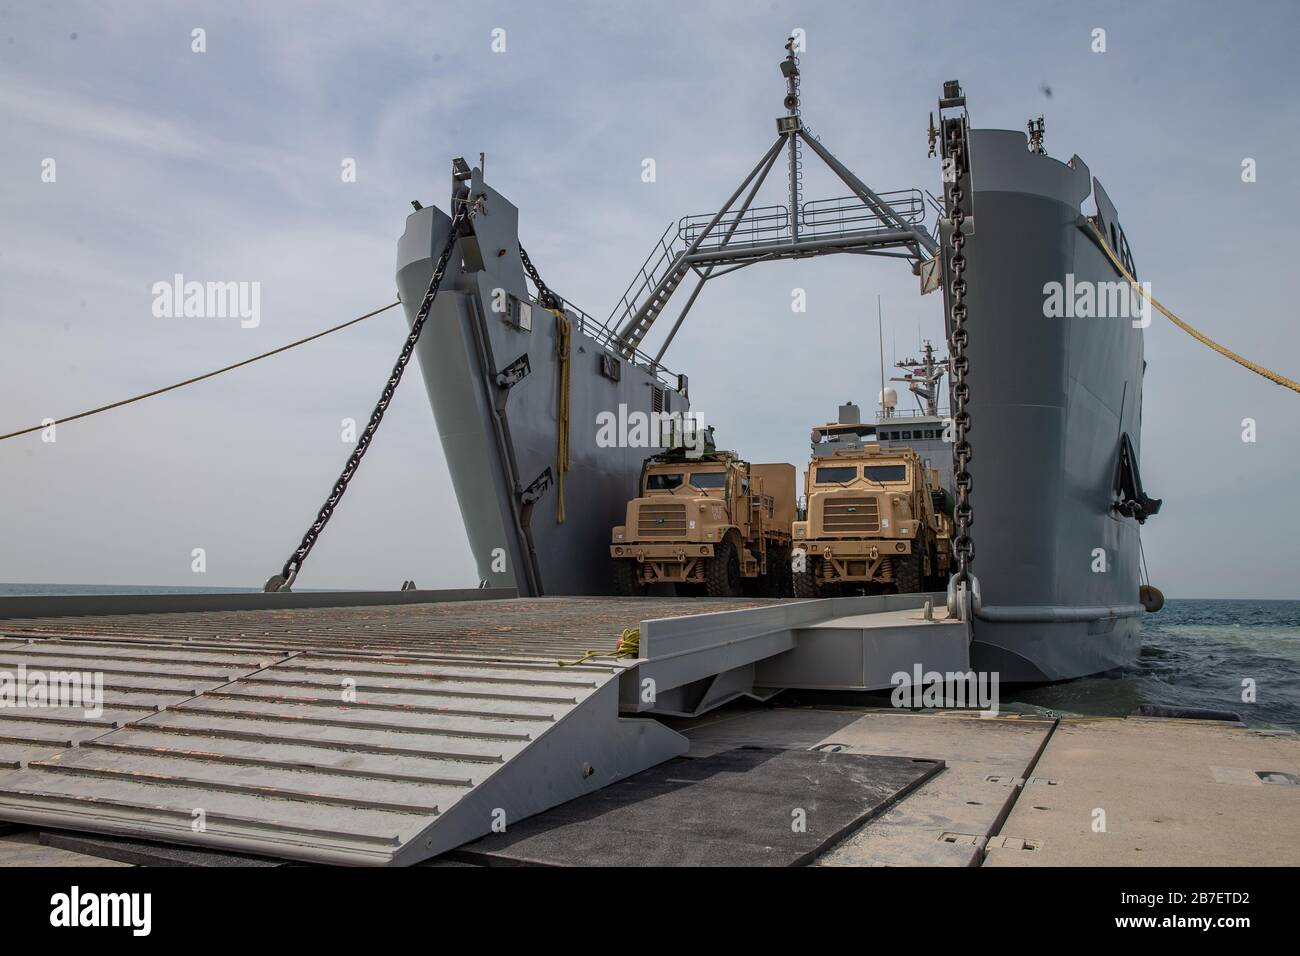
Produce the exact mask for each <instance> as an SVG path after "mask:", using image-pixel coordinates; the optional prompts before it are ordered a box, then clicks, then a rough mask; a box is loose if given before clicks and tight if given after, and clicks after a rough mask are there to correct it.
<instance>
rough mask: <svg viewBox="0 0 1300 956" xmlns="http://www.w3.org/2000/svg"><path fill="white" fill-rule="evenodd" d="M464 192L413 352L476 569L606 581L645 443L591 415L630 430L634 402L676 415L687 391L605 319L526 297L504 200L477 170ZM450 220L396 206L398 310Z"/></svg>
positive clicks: (501, 582) (540, 583)
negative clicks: (462, 223)
mask: <svg viewBox="0 0 1300 956" xmlns="http://www.w3.org/2000/svg"><path fill="white" fill-rule="evenodd" d="M467 195H468V198H467V201H470V202H471V204H472V208H473V210H474V213H473V217H472V219H471V220H470V225H469V226H468V227H467V231H466V232H465V234H464V235H462V237H461V238H460V240H459V241H458V242H457V244H456V247H455V249H454V250H453V254H452V259H451V262H452V265H451V267H449V268H448V270H447V272H446V274H445V276H444V278H443V283H442V287H441V288H442V291H441V292H440V293H439V294H438V297H437V299H436V300H435V301H434V304H433V308H432V310H431V312H430V314H429V319H428V323H427V326H426V328H425V329H424V331H423V333H422V335H421V338H420V341H419V344H418V346H417V349H416V354H417V356H418V357H419V362H420V371H421V374H422V376H423V378H424V384H425V388H426V390H427V392H428V395H429V402H430V404H431V405H432V407H433V413H434V419H435V421H436V423H437V428H438V434H439V437H440V438H441V441H442V448H443V453H444V455H445V457H446V461H447V468H448V470H449V472H450V475H451V480H452V485H453V487H454V490H455V494H456V499H457V501H458V503H459V505H460V511H461V517H462V519H463V520H464V524H465V530H466V534H467V535H468V537H469V544H470V548H471V550H472V551H473V554H474V560H475V563H476V565H477V568H478V574H479V579H480V580H481V581H483V582H485V583H486V584H487V585H488V586H490V587H509V588H516V589H518V590H519V592H520V593H521V594H528V595H542V594H549V595H557V594H602V593H603V594H608V593H611V591H612V590H613V577H612V573H611V570H610V567H609V555H608V547H607V546H608V544H609V532H610V528H612V527H614V526H615V525H617V524H620V523H621V522H622V521H623V517H624V509H625V508H626V505H627V501H628V499H629V498H630V497H632V496H633V494H634V493H635V491H636V482H637V478H638V476H639V475H640V469H641V465H642V463H643V462H644V461H645V459H646V457H647V456H648V455H650V454H651V453H652V452H653V451H655V450H656V449H655V447H651V446H649V445H647V444H645V443H640V444H637V443H635V442H632V441H624V440H621V438H620V440H618V441H616V442H612V443H611V442H610V441H609V432H608V427H607V426H606V427H605V428H602V427H601V425H602V423H606V422H608V421H609V420H610V416H613V421H614V422H615V423H616V424H620V425H621V426H622V427H623V428H624V430H625V431H629V434H631V431H632V430H631V429H629V428H627V427H626V426H627V423H628V422H630V421H633V420H634V418H636V417H637V416H646V419H647V420H648V418H649V416H650V415H651V414H652V413H660V414H669V415H672V414H685V413H686V412H687V411H689V403H688V400H687V397H686V395H685V390H684V389H683V388H682V387H681V385H682V383H681V381H680V380H679V379H678V378H677V377H676V376H673V375H670V374H668V373H667V372H666V371H665V370H664V369H663V368H662V367H661V366H659V365H658V363H656V362H653V361H651V360H649V359H648V358H647V357H646V356H644V355H642V354H641V353H639V352H636V351H635V350H633V351H632V353H631V354H630V355H629V354H627V353H626V352H625V351H623V350H620V348H619V347H618V344H617V340H616V337H615V336H614V332H613V330H612V329H611V328H610V327H609V326H608V325H607V324H606V323H601V322H599V321H597V320H595V319H593V318H592V317H591V316H589V315H587V314H586V313H585V312H583V311H582V310H581V309H578V308H577V307H576V306H574V305H572V304H571V303H569V302H567V301H564V300H563V299H560V298H559V297H558V296H556V298H557V299H558V302H557V303H555V304H556V306H557V307H556V308H553V309H548V308H545V307H544V306H543V303H542V302H541V301H540V300H539V299H537V298H534V297H533V296H531V295H530V294H529V292H528V287H527V282H526V278H525V272H524V268H523V265H522V263H521V254H520V242H519V212H518V210H517V209H516V208H515V206H513V205H512V204H511V203H510V202H509V200H507V199H506V198H505V197H504V196H502V195H501V194H500V193H498V192H497V191H496V190H494V189H493V188H492V187H491V186H488V185H486V184H485V183H484V182H483V180H482V173H481V171H480V170H478V169H475V170H474V171H473V178H472V179H471V181H470V183H469V188H468V194H467ZM450 227H451V219H450V218H449V217H448V216H447V214H446V213H444V212H442V211H441V210H439V209H436V208H434V207H425V208H422V209H418V210H416V211H415V212H414V213H412V214H411V215H410V216H408V217H407V221H406V231H405V233H404V234H403V236H402V238H401V241H400V242H399V244H398V257H397V285H398V289H399V294H400V297H401V300H402V303H403V306H404V308H405V311H406V316H407V321H408V322H414V320H415V317H416V314H417V313H418V311H419V308H420V304H421V302H422V301H423V298H424V295H425V292H426V290H427V287H428V284H429V281H430V278H431V277H432V275H433V265H434V260H435V259H436V257H437V255H438V253H439V252H440V251H441V249H442V248H443V246H444V244H445V243H446V239H447V236H448V232H449V230H450ZM538 265H539V267H544V263H539V264H538ZM566 332H567V346H568V347H567V349H565V348H564V345H565V342H566V334H565V333H566ZM562 434H563V435H564V436H565V439H566V441H565V442H564V443H563V450H561V448H562V445H561V440H560V439H561V435H562Z"/></svg>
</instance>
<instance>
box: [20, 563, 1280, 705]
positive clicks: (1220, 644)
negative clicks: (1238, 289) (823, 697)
mask: <svg viewBox="0 0 1300 956" xmlns="http://www.w3.org/2000/svg"><path fill="white" fill-rule="evenodd" d="M257 590H258V589H257V588H185V587H119V586H114V585H54V584H0V597H3V596H7V595H21V594H205V593H206V594H216V593H222V592H225V593H247V592H255V591H257ZM1248 679H1249V680H1251V681H1254V687H1255V700H1254V702H1253V703H1247V702H1245V701H1243V700H1242V692H1243V685H1242V682H1243V681H1245V680H1248ZM1144 704H1147V705H1156V706H1167V707H1196V708H1203V709H1210V710H1222V711H1231V712H1233V713H1236V714H1237V715H1239V716H1240V717H1241V718H1242V720H1244V721H1246V723H1248V724H1250V725H1252V726H1258V727H1279V728H1284V729H1288V730H1296V731H1300V601H1235V600H1197V599H1171V600H1169V601H1168V602H1167V603H1166V604H1165V607H1164V609H1163V610H1162V611H1160V612H1159V613H1158V614H1148V615H1146V616H1145V617H1144V618H1143V619H1142V653H1141V655H1140V656H1139V658H1138V660H1137V663H1135V664H1134V665H1133V666H1132V667H1129V668H1126V669H1125V670H1124V671H1123V672H1121V673H1119V674H1114V675H1108V676H1106V677H1093V678H1087V679H1084V680H1076V681H1069V682H1068V683H1064V684H1053V685H1050V686H1046V687H1035V688H1029V689H1025V690H1020V691H1017V692H1016V693H1014V694H1013V695H1012V696H1010V697H1004V698H1003V700H1002V701H1001V707H1002V709H1003V710H1006V711H1013V712H1020V713H1040V714H1048V715H1060V716H1070V715H1090V716H1122V715H1125V714H1131V713H1133V711H1134V710H1136V709H1137V708H1138V707H1140V706H1142V705H1144Z"/></svg>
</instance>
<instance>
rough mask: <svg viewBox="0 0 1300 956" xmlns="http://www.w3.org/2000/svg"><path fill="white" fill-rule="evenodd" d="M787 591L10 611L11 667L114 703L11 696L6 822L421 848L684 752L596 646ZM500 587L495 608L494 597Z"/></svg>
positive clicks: (326, 853)
mask: <svg viewBox="0 0 1300 956" xmlns="http://www.w3.org/2000/svg"><path fill="white" fill-rule="evenodd" d="M762 603H771V602H745V601H730V602H700V601H690V600H686V601H670V600H663V599H658V600H653V599H652V600H648V601H638V600H621V601H620V600H617V599H615V600H611V599H535V600H531V599H530V600H512V601H492V602H448V603H441V604H430V605H418V606H404V607H400V608H375V607H363V608H334V609H329V610H293V611H276V612H268V611H247V612H226V613H218V614H205V613H187V614H159V615H111V616H103V617H80V618H46V619H36V620H24V621H8V622H4V623H3V624H2V625H0V634H2V635H3V636H0V671H6V672H9V673H16V672H17V671H18V670H19V668H20V667H25V668H26V669H27V672H28V674H29V675H34V674H37V673H45V674H53V673H56V672H91V673H94V674H99V675H102V680H103V711H102V713H98V714H87V713H84V712H83V710H82V709H80V708H72V707H65V708H49V707H15V706H6V707H3V708H0V819H5V820H11V821H15V822H21V823H27V824H31V825H35V826H44V827H53V828H61V829H70V830H86V831H93V832H99V833H109V834H117V835H125V836H132V837H136V838H141V839H147V840H160V841H165V842H179V843H187V844H195V845H199V846H209V847H215V848H221V849H226V850H235V851H242V852H247V853H254V854H262V855H267V856H274V857H282V858H287V859H295V860H303V861H311V862H323V863H345V864H372V865H384V864H406V863H414V862H418V861H420V860H422V859H425V858H427V857H430V856H434V855H436V854H438V853H441V852H444V851H445V850H448V849H451V848H452V847H455V846H459V845H461V844H463V843H465V842H468V841H469V840H471V839H474V838H476V837H479V836H482V835H484V834H486V833H489V832H491V831H492V828H493V826H494V825H496V826H497V827H498V828H499V827H500V826H502V825H505V826H508V825H509V824H510V823H511V822H512V821H518V820H521V819H523V818H525V817H527V816H529V815H531V814H534V813H538V812H540V811H542V810H545V809H548V808H549V807H552V806H555V805H557V804H560V803H563V802H565V801H567V800H570V799H573V798H574V797H577V796H581V795H583V794H585V793H589V792H591V791H594V790H597V789H600V788H601V787H604V786H606V785H608V784H610V783H613V782H615V781H617V780H620V779H622V778H624V777H626V776H629V775H631V774H633V773H636V772H639V771H640V770H643V769H646V768H647V767H650V766H653V765H655V764H657V763H660V762H662V761H664V760H667V759H669V758H670V757H673V756H677V755H679V754H681V753H684V752H685V750H686V740H685V738H684V737H682V736H681V735H679V734H677V733H676V732H674V731H672V730H669V729H668V728H666V727H664V726H663V725H662V724H660V723H659V722H657V721H655V720H653V719H649V718H636V717H630V718H629V717H621V716H620V715H619V704H618V698H619V687H618V683H619V682H618V678H619V676H620V674H622V673H623V672H624V671H625V670H627V669H628V668H629V667H634V666H635V662H633V661H628V660H615V659H613V658H599V659H595V660H592V661H589V662H587V663H583V664H580V665H577V666H571V667H559V666H557V659H561V658H569V659H576V658H578V657H580V656H582V655H583V654H584V653H585V652H586V651H587V650H589V649H596V650H612V648H613V645H614V642H615V640H616V638H617V635H618V633H619V631H620V630H621V629H622V628H623V627H626V626H629V625H635V624H636V623H638V621H639V620H640V619H642V618H649V617H655V618H662V617H671V616H674V615H685V614H691V613H696V612H699V611H705V610H719V609H721V608H737V607H741V608H743V607H748V606H752V605H754V604H762ZM487 605H490V606H491V607H490V611H489V610H488V609H487Z"/></svg>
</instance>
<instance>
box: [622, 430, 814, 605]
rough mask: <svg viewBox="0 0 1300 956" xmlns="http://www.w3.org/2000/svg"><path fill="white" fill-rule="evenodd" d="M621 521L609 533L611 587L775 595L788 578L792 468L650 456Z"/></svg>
mask: <svg viewBox="0 0 1300 956" xmlns="http://www.w3.org/2000/svg"><path fill="white" fill-rule="evenodd" d="M637 491H638V493H637V496H636V497H635V498H633V499H632V500H631V501H629V502H628V505H627V514H626V518H625V523H624V524H621V525H618V526H617V527H615V528H614V529H613V531H612V533H611V542H610V556H611V557H612V558H613V559H614V562H615V572H614V584H615V589H616V591H617V592H618V593H620V594H642V593H644V592H645V589H646V588H647V587H649V586H651V585H656V584H672V585H678V586H681V587H682V588H683V589H691V588H696V589H703V590H704V591H705V592H706V593H708V594H709V595H710V596H712V597H729V596H735V595H738V594H740V593H742V592H744V591H749V592H751V593H753V592H756V591H761V592H763V593H773V596H776V594H777V593H780V591H781V590H783V589H784V587H783V586H784V583H785V582H786V579H787V578H788V574H787V572H786V570H785V569H786V567H787V566H788V557H789V543H790V531H789V520H790V519H792V518H793V515H794V466H793V465H788V464H776V465H751V464H750V463H749V462H747V461H744V460H743V459H741V458H740V457H738V456H737V455H736V454H735V453H734V452H729V451H713V452H708V453H705V454H703V455H700V456H698V457H694V458H692V457H690V456H687V455H685V454H683V453H681V452H680V451H676V452H669V453H665V454H662V455H656V456H654V457H652V458H650V459H649V460H647V461H646V463H645V466H644V467H643V468H642V471H641V479H640V487H639V488H638V490H637Z"/></svg>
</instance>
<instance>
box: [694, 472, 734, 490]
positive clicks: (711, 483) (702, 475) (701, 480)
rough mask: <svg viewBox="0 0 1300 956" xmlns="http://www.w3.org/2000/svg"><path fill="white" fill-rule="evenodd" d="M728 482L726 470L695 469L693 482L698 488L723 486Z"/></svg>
mask: <svg viewBox="0 0 1300 956" xmlns="http://www.w3.org/2000/svg"><path fill="white" fill-rule="evenodd" d="M726 483H727V473H726V472H725V471H693V472H691V484H693V485H694V486H695V487H696V488H721V487H723V486H724V485H725V484H726Z"/></svg>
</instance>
